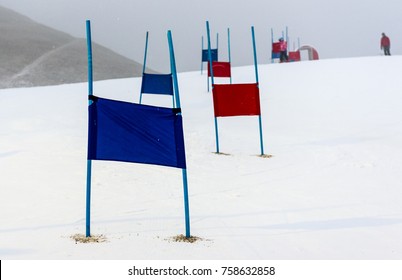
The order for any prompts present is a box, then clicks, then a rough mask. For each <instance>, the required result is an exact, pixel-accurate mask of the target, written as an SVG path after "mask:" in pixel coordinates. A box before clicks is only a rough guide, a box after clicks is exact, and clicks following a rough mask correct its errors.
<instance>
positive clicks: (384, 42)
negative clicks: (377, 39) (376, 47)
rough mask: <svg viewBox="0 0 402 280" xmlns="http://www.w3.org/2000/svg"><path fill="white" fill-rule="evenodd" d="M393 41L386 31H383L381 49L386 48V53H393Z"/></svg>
mask: <svg viewBox="0 0 402 280" xmlns="http://www.w3.org/2000/svg"><path fill="white" fill-rule="evenodd" d="M390 48H391V41H390V40H389V38H388V36H387V35H385V33H382V37H381V49H382V50H384V55H391V53H390V51H389V50H390Z"/></svg>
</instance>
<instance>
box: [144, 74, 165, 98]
mask: <svg viewBox="0 0 402 280" xmlns="http://www.w3.org/2000/svg"><path fill="white" fill-rule="evenodd" d="M141 92H142V93H151V94H153V93H154V94H166V95H173V79H172V74H147V73H143V74H142V84H141Z"/></svg>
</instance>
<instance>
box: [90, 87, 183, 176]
mask: <svg viewBox="0 0 402 280" xmlns="http://www.w3.org/2000/svg"><path fill="white" fill-rule="evenodd" d="M89 98H90V99H91V100H92V101H93V102H92V104H91V105H90V106H89V125H88V160H111V161H125V162H136V163H145V164H155V165H163V166H171V167H177V168H186V156H185V150H184V137H183V122H182V116H181V114H180V109H179V108H173V109H172V108H164V107H155V106H149V105H141V104H135V103H129V102H123V101H116V100H110V99H105V98H100V97H96V96H93V95H92V96H90V97H89Z"/></svg>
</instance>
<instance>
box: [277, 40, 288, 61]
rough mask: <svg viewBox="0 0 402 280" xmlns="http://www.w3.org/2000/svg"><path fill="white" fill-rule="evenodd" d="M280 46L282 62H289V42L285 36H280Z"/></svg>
mask: <svg viewBox="0 0 402 280" xmlns="http://www.w3.org/2000/svg"><path fill="white" fill-rule="evenodd" d="M279 46H280V51H281V55H280V57H279V60H280V62H287V61H288V60H289V58H288V44H287V43H286V41H285V40H283V38H279Z"/></svg>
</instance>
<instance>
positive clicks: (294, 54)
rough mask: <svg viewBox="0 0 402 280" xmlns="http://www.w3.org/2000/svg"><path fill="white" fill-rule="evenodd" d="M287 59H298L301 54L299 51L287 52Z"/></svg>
mask: <svg viewBox="0 0 402 280" xmlns="http://www.w3.org/2000/svg"><path fill="white" fill-rule="evenodd" d="M289 60H290V61H300V60H301V56H300V52H299V51H294V52H289Z"/></svg>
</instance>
